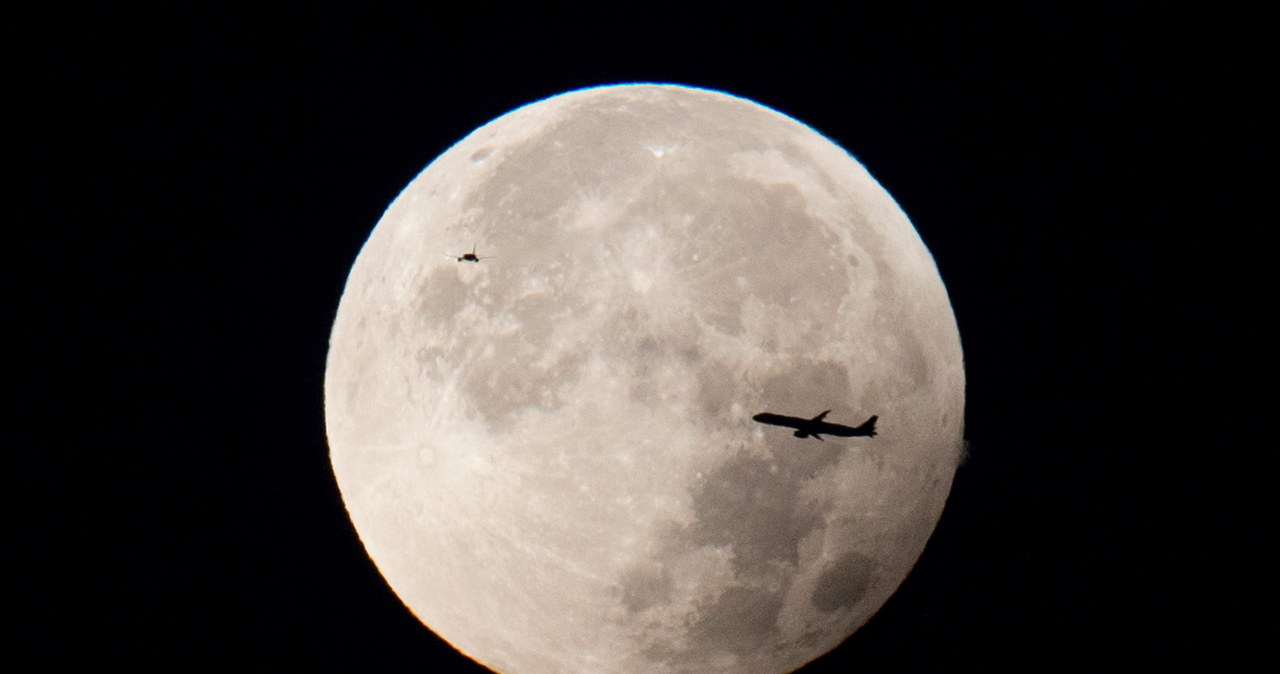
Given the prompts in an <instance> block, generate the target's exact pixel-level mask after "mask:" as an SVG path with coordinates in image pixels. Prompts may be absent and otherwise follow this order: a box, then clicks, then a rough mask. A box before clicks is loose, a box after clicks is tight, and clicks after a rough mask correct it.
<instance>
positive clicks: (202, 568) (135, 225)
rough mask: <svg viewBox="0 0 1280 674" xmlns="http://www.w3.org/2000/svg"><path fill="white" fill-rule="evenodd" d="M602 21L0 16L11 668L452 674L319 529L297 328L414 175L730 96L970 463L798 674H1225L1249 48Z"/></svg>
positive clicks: (1014, 25)
mask: <svg viewBox="0 0 1280 674" xmlns="http://www.w3.org/2000/svg"><path fill="white" fill-rule="evenodd" d="M601 7H602V9H601V10H600V11H599V12H597V13H595V14H594V15H592V14H582V13H577V14H574V15H572V16H569V15H553V14H548V15H542V14H538V13H532V12H531V13H527V14H525V15H521V16H504V15H505V14H506V10H502V9H499V8H497V7H493V8H490V9H487V10H482V11H478V12H474V13H473V14H472V16H471V18H470V19H468V20H465V21H464V20H460V19H456V18H449V17H448V16H447V15H446V14H443V13H440V12H438V11H436V10H432V9H421V10H414V11H407V12H394V11H385V12H381V13H371V12H357V11H355V10H354V9H350V10H347V12H345V13H344V12H335V11H331V10H317V9H298V8H294V9H290V10H282V9H272V10H254V11H252V12H249V11H232V10H222V9H209V10H206V11H202V12H188V11H186V10H183V11H177V10H173V11H166V12H155V11H152V12H141V11H133V12H125V13H121V12H119V11H117V10H108V9H99V10H94V11H92V12H89V13H82V12H78V11H74V10H66V11H65V12H63V13H60V14H58V15H41V16H34V15H26V14H21V13H19V14H13V13H12V11H9V10H7V12H9V14H10V15H9V16H8V19H7V20H6V21H5V22H4V24H5V26H4V28H3V30H4V31H5V33H6V34H7V42H8V46H7V47H6V51H7V52H8V58H6V66H7V67H6V72H7V75H6V80H7V81H8V85H7V87H6V88H7V91H8V93H9V95H8V96H7V107H8V108H9V109H10V110H9V111H10V113H15V112H16V114H17V118H18V119H19V120H20V121H19V122H18V123H12V122H11V124H10V128H9V131H10V132H9V134H8V135H7V139H6V145H7V147H8V149H7V151H6V154H7V156H8V160H9V161H8V162H7V163H8V164H9V165H10V167H11V169H14V170H15V172H16V173H18V174H19V175H17V176H15V177H14V178H12V179H11V180H10V181H9V184H10V188H11V189H13V196H14V198H13V199H11V200H10V203H11V208H10V217H11V218H12V220H11V221H10V222H9V225H10V226H9V227H8V228H7V230H8V237H9V241H10V243H11V246H10V248H9V253H10V254H9V258H10V259H9V262H10V275H11V276H12V279H13V280H11V281H10V283H9V288H10V297H14V298H15V299H16V305H11V306H12V307H13V309H11V312H12V314H11V315H13V314H16V315H17V316H18V318H17V319H15V320H13V321H12V322H9V328H8V331H9V332H10V333H11V337H15V338H16V339H17V342H18V344H19V347H17V349H16V350H14V351H13V352H12V353H11V356H12V358H13V360H14V361H15V362H14V365H15V366H16V368H14V369H16V373H17V375H16V377H15V378H13V379H11V380H10V381H11V382H12V384H11V385H12V386H13V387H14V390H18V391H20V392H22V395H18V396H16V398H17V402H11V403H10V416H11V417H12V418H14V419H16V420H17V422H18V425H19V429H20V433H19V435H18V436H17V443H16V444H15V445H13V446H11V447H10V448H9V454H10V455H11V456H12V457H13V458H14V459H17V461H16V462H15V463H14V464H11V466H12V468H11V470H10V471H7V472H6V476H7V477H8V482H9V483H10V485H11V494H12V496H11V499H10V500H11V502H13V503H14V504H15V505H13V506H11V508H12V509H11V511H10V516H9V517H8V518H7V519H8V520H9V521H10V522H11V525H10V526H9V527H8V531H9V536H8V539H9V540H8V545H7V546H6V547H7V548H8V550H9V555H10V556H11V557H16V558H17V560H18V561H19V563H20V568H22V569H23V571H22V574H21V575H18V576H14V577H13V582H14V585H16V588H15V589H14V592H13V593H12V597H11V602H10V604H9V605H10V606H11V613H10V616H11V618H14V617H16V618H17V620H18V621H19V622H22V623H23V627H21V628H20V632H19V634H18V639H16V641H18V642H19V644H20V648H22V647H24V646H25V647H26V649H30V653H31V655H32V657H34V658H36V659H35V660H34V662H35V663H37V664H38V663H42V662H43V663H46V664H47V666H48V667H49V668H51V669H52V668H55V666H66V665H78V664H85V663H97V664H120V665H132V666H135V667H140V668H144V669H158V670H164V671H190V670H191V669H192V668H217V669H228V670H230V669H232V668H234V669H235V670H245V669H248V670H250V671H255V670H264V669H269V670H276V669H280V670H286V671H287V670H294V669H302V668H315V667H336V668H339V669H342V670H348V671H357V670H358V671H362V672H392V671H397V672H399V671H450V670H451V668H455V667H456V668H458V669H459V670H460V671H467V668H468V667H470V668H471V671H482V670H481V669H480V668H479V667H478V666H476V665H474V664H471V663H469V661H467V660H466V659H465V658H463V657H462V656H461V655H459V654H457V653H456V652H454V651H452V649H450V648H449V647H448V646H447V645H445V644H443V642H441V641H440V640H439V639H437V638H436V637H435V636H433V635H432V634H431V633H430V632H429V631H427V630H426V629H425V628H423V627H422V626H421V625H420V624H419V623H418V622H417V620H416V619H415V618H414V617H413V616H412V615H411V614H410V613H409V612H408V611H407V610H406V609H405V608H404V607H403V606H402V605H401V604H400V602H399V600H398V599H397V598H396V597H395V595H394V594H393V593H392V592H391V591H390V589H389V588H388V587H387V586H386V585H385V584H384V583H383V581H382V580H381V577H380V576H379V575H378V574H377V572H376V570H375V569H374V567H373V565H372V563H371V562H370V561H369V559H368V558H367V557H366V556H365V554H364V550H363V548H362V547H361V546H360V544H359V541H358V540H357V538H356V536H355V533H354V530H353V529H352V527H351V525H350V522H349V521H348V520H347V519H346V514H345V511H344V509H343V506H342V503H341V500H340V497H339V495H338V491H337V487H336V484H335V483H334V479H333V476H332V473H331V471H330V468H329V464H328V457H327V451H328V450H327V446H326V444H325V435H324V420H323V391H322V382H323V377H324V362H325V355H326V349H327V340H328V332H329V328H330V325H331V324H332V320H333V316H334V312H335V311H336V308H337V303H338V299H339V297H340V295H341V292H342V288H343V284H344V282H345V279H346V274H347V272H348V270H349V268H350V265H351V263H352V262H353V261H354V259H355V256H356V254H357V253H358V251H359V249H360V246H361V245H362V243H363V242H364V240H365V238H366V237H367V235H368V233H369V231H370V230H371V228H372V227H373V225H374V224H375V223H376V222H377V220H378V218H379V217H380V215H381V214H382V212H383V210H384V209H385V208H386V206H387V205H388V204H389V203H390V201H391V200H392V199H393V198H394V197H395V196H396V195H397V194H398V192H399V191H400V189H401V188H402V187H404V186H405V185H406V184H407V183H408V182H409V180H410V179H412V178H413V177H414V176H415V175H416V174H417V173H418V172H419V171H420V170H421V169H422V168H424V167H425V166H426V164H427V163H428V162H430V161H431V160H432V159H433V158H434V157H435V156H436V155H438V154H439V153H441V152H443V151H444V150H445V149H447V148H448V147H449V146H451V145H452V144H453V143H454V142H456V141H458V140H460V139H461V138H462V137H463V136H465V135H466V134H467V133H469V132H470V131H471V130H473V129H474V128H476V127H478V126H480V125H482V124H484V123H485V122H488V121H490V120H491V119H493V118H495V117H497V116H499V115H501V114H503V113H505V112H507V111H509V110H511V109H512V108H515V107H517V106H520V105H523V104H525V103H529V102H532V101H535V100H538V99H541V98H545V97H547V96H550V95H554V94H557V93H562V92H564V91H568V90H571V89H575V88H580V87H584V86H591V85H598V84H610V83H620V82H631V81H657V82H674V83H680V84H690V85H696V86H700V87H705V88H711V89H719V90H723V91H726V92H728V93H732V94H735V95H738V96H742V97H746V98H749V99H752V100H755V101H757V102H760V103H762V104H765V105H767V106H769V107H772V108H775V109H777V110H779V111H781V112H783V113H786V114H788V115H790V116H792V117H795V118H796V119H798V120H801V121H803V122H805V123H807V124H809V125H810V126H812V127H814V128H815V129H817V130H818V131H819V132H821V133H823V134H824V135H826V136H827V137H829V138H831V139H832V140H834V141H835V142H837V143H838V144H840V145H841V146H843V147H845V148H846V149H848V150H849V151H850V152H851V153H853V154H854V155H855V156H856V157H857V158H858V159H859V160H860V161H861V162H862V163H863V164H864V165H865V166H866V167H867V168H868V170H869V171H870V172H871V174H872V175H873V176H874V177H875V178H876V179H877V180H879V181H880V183H881V184H882V185H884V187H885V188H886V189H887V190H888V191H889V193H890V194H892V195H893V197H894V198H895V199H897V201H898V202H899V204H900V205H901V206H902V208H903V210H904V211H905V212H906V213H907V215H908V216H909V217H910V218H911V220H912V221H913V223H914V224H915V226H916V228H917V230H918V231H919V233H920V235H921V237H922V238H923V240H924V242H925V244H926V245H927V246H928V247H929V249H930V250H931V252H932V253H933V255H934V258H935V260H936V262H937V265H938V268H939V270H940V272H941V274H942V278H943V280H944V282H945V284H946V286H947V289H948V292H949V293H950V295H951V300H952V304H953V308H954V310H955V313H956V317H957V320H958V322H959V328H960V335H961V339H962V343H963V347H964V354H965V364H966V373H967V379H968V391H967V396H968V397H967V410H966V436H967V438H968V439H969V441H970V442H971V447H970V455H969V458H968V460H967V462H966V463H965V464H964V465H963V466H962V467H961V468H960V470H959V472H958V473H957V476H956V481H955V485H954V487H953V490H952V493H951V497H950V501H949V502H948V505H947V508H946V510H945V511H944V513H943V515H942V519H941V521H940V523H939V525H938V528H937V530H936V532H935V534H934V536H933V538H932V539H931V541H930V543H929V545H928V547H927V548H926V550H925V552H924V554H923V556H922V557H921V559H920V561H919V563H918V564H917V566H916V568H915V570H914V571H913V572H912V574H911V575H910V576H909V577H908V579H907V580H906V582H905V583H904V584H903V585H902V587H901V588H900V590H899V591H898V593H897V594H896V595H895V596H894V597H893V598H891V599H890V600H889V602H888V603H887V604H886V605H885V606H884V608H883V609H881V611H880V612H879V613H878V614H877V615H876V617H874V618H873V619H872V620H871V622H870V623H869V624H868V625H867V626H865V627H864V628H862V629H861V630H860V631H858V632H857V633H856V634H855V635H854V636H853V637H851V638H850V639H849V640H848V641H846V642H845V644H844V645H843V646H841V647H840V648H839V649H838V650H837V651H835V652H833V653H832V654H831V655H829V656H827V657H825V658H823V659H821V660H819V661H817V662H815V663H814V664H813V665H811V666H810V667H809V668H806V669H805V670H804V671H806V672H808V671H817V672H828V671H830V672H836V671H850V669H851V668H852V667H855V666H856V667H858V668H860V669H858V671H863V672H917V671H919V672H933V671H943V670H945V671H949V672H956V671H960V672H969V671H973V672H978V671H984V672H986V671H1003V670H1010V671H1052V670H1055V669H1059V668H1061V669H1066V670H1072V671H1085V670H1086V669H1087V670H1098V669H1101V670H1104V671H1105V670H1108V669H1113V668H1114V669H1123V668H1127V667H1130V666H1137V665H1145V666H1161V667H1163V666H1178V665H1183V664H1186V663H1189V662H1192V661H1196V660H1201V659H1210V661H1212V662H1214V663H1216V665H1217V666H1219V667H1226V669H1227V670H1228V671H1230V670H1232V669H1234V667H1233V666H1232V665H1233V664H1235V663H1238V662H1243V661H1244V658H1246V657H1247V656H1248V653H1249V652H1250V651H1252V650H1255V649H1258V648H1259V647H1260V644H1261V639H1262V635H1263V634H1264V630H1266V629H1267V628H1274V623H1275V620H1274V616H1273V615H1272V617H1270V618H1261V617H1258V616H1257V615H1255V613H1254V611H1255V609H1256V608H1257V605H1258V604H1260V603H1262V601H1263V596H1264V595H1265V594H1267V593H1268V592H1271V591H1273V589H1274V588H1273V584H1271V583H1269V582H1266V581H1264V580H1263V579H1262V577H1261V576H1260V575H1257V574H1256V573H1255V571H1256V569H1257V567H1259V566H1260V565H1261V562H1262V560H1263V559H1266V558H1265V557H1263V556H1262V554H1261V552H1260V550H1261V546H1262V544H1263V543H1264V542H1267V541H1269V540H1272V539H1274V538H1275V536H1274V525H1269V526H1262V525H1251V523H1250V519H1251V518H1258V516H1259V515H1260V514H1261V513H1262V512H1263V510H1264V505H1263V504H1264V502H1270V501H1271V499H1269V498H1266V496H1265V495H1266V494H1267V492H1266V491H1265V490H1262V489H1259V488H1256V487H1253V486H1252V485H1251V483H1252V482H1253V481H1255V480H1257V479H1260V478H1261V477H1262V476H1263V475H1264V474H1266V471H1265V470H1264V468H1263V465H1264V461H1265V459H1266V458H1268V455H1269V454H1271V453H1272V448H1273V447H1274V442H1273V441H1272V442H1266V443H1254V442H1250V441H1249V440H1248V438H1247V432H1246V431H1244V430H1243V429H1244V428H1246V427H1247V426H1248V425H1250V424H1252V423H1254V422H1255V421H1256V420H1257V419H1265V418H1266V414H1265V413H1266V408H1265V407H1264V404H1263V399H1262V398H1261V397H1260V396H1256V395H1254V394H1253V391H1254V390H1256V388H1257V387H1258V386H1259V385H1260V384H1261V382H1262V380H1263V379H1264V378H1265V377H1266V376H1267V375H1266V374H1265V373H1264V370H1265V369H1266V367H1265V365H1264V363H1265V362H1266V361H1267V360H1268V359H1264V358H1262V357H1260V356H1259V355H1256V354H1255V353H1254V349H1255V346H1256V345H1255V344H1254V342H1255V341H1257V340H1258V338H1257V335H1259V334H1261V331H1262V328H1261V325H1262V316H1264V315H1265V313H1267V312H1268V311H1269V310H1273V309H1274V305H1275V300H1274V294H1272V295H1271V299H1270V301H1263V300H1262V298H1261V297H1260V295H1261V292H1262V290H1261V289H1262V288H1263V287H1264V285H1263V283H1264V282H1263V274H1264V271H1265V270H1266V269H1267V268H1268V266H1267V265H1266V264H1265V263H1263V262H1260V261H1257V260H1258V258H1260V257H1261V256H1262V255H1265V254H1266V250H1265V248H1264V247H1263V246H1262V244H1261V243H1260V234H1261V233H1262V232H1264V231H1266V228H1265V225H1266V224H1272V221H1264V220H1262V219H1261V216H1260V215H1259V214H1258V211H1257V210H1255V209H1254V208H1252V207H1251V206H1250V203H1249V202H1250V199H1253V198H1256V197H1255V196H1254V195H1257V194H1262V193H1264V191H1265V190H1266V188H1268V187H1270V183H1271V181H1270V178H1268V177H1267V173H1265V172H1263V171H1260V170H1258V168H1259V167H1260V166H1262V165H1263V164H1262V162H1263V153H1264V147H1265V146H1266V144H1267V139H1266V135H1265V133H1264V130H1263V126H1264V123H1266V124H1267V125H1268V126H1269V125H1272V124H1274V119H1275V117H1274V116H1272V115H1269V114H1267V113H1266V112H1264V110H1263V109H1262V107H1261V96H1262V94H1263V93H1265V92H1267V91H1268V89H1274V88H1275V86H1274V85H1275V83H1274V75H1273V74H1271V73H1270V72H1269V66H1268V65H1267V64H1266V61H1264V57H1263V55H1264V47H1263V42H1262V41H1261V38H1262V36H1261V35H1259V34H1258V33H1259V31H1258V26H1259V25H1260V24H1261V19H1260V17H1258V16H1250V15H1249V14H1248V13H1244V12H1241V13H1231V12H1228V11H1225V10H1219V9H1215V10H1213V12H1211V13H1207V14H1203V15H1192V14H1172V13H1171V10H1168V9H1166V8H1164V7H1162V6H1160V5H1156V4H1149V3H1128V4H1127V5H1126V8H1123V9H1116V8H1114V7H1111V6H1110V5H1107V6H1097V7H1091V8H1079V9H1065V8H1064V9H1061V10H1053V11H1050V10H1045V9H1036V10H1034V11H1031V10H1024V11H1013V12H1010V11H994V10H990V11H979V12H975V11H974V10H972V9H968V8H966V9H965V10H964V11H963V12H961V10H958V9H952V10H948V11H946V12H942V13H937V12H935V11H932V10H930V9H927V8H919V9H916V10H913V11H909V12H898V13H895V14H889V13H885V12H880V11H872V10H870V9H868V8H862V7H853V8H850V9H849V10H848V11H847V13H846V14H844V15H835V14H830V15H820V14H814V13H812V12H807V11H802V10H801V8H800V7H796V6H792V5H788V4H783V5H779V6H778V7H777V8H774V9H771V10H769V11H768V12H765V11H758V10H747V9H745V8H739V9H738V10H736V11H738V12H743V13H742V14H739V15H737V16H733V17H720V18H718V19H715V20H713V19H711V18H699V19H691V18H689V17H687V16H686V17H682V18H675V16H674V15H668V14H667V12H666V10H661V9H659V8H656V7H649V6H643V5H633V6H626V7H622V6H619V7H617V8H614V9H608V10H606V9H603V7H604V5H601ZM686 13H687V10H685V11H682V12H681V14H686ZM499 17H503V18H501V19H500V18H499ZM495 22H496V23H495ZM491 24H492V25H491ZM1268 83H1269V84H1268ZM1270 170H1271V173H1272V174H1274V169H1270ZM15 310H16V311H15ZM28 456H30V457H31V458H34V464H33V465H32V467H31V468H27V467H26V460H27V457H28ZM1268 631H1269V630H1268Z"/></svg>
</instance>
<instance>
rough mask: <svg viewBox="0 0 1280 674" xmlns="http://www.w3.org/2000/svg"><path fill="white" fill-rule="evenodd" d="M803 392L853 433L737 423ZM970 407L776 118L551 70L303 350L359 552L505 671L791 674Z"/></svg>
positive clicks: (897, 554)
mask: <svg viewBox="0 0 1280 674" xmlns="http://www.w3.org/2000/svg"><path fill="white" fill-rule="evenodd" d="M467 253H474V255H473V256H472V257H475V258H477V259H475V260H473V259H470V258H468V257H465V255H466V254H467ZM824 410H830V412H829V413H828V415H827V416H826V417H825V421H826V422H829V423H834V424H841V425H848V426H858V425H860V424H862V423H863V422H864V421H866V420H867V419H868V418H869V417H871V416H873V415H875V416H877V417H878V420H877V421H876V422H875V424H876V425H875V430H876V431H877V435H875V436H874V437H871V436H861V437H857V436H855V437H835V436H823V437H821V438H814V437H812V436H809V437H798V435H800V434H799V433H798V432H796V433H793V429H791V428H785V427H779V426H775V425H764V424H761V423H757V422H756V421H753V419H752V417H753V415H755V414H758V413H761V412H770V413H774V414H781V415H789V416H794V417H801V418H803V419H811V418H813V417H815V416H817V415H818V414H820V413H821V412H823V411H824ZM963 416H964V368H963V363H962V356H961V350H960V338H959V333H958V332H957V329H956V323H955V318H954V315H953V313H952V310H951V305H950V302H949V300H948V298H947V293H946V290H945V288H944V287H943V284H942V280H941V278H940V277H939V275H938V271H937V268H936V266H935V264H934V261H933V258H932V256H931V255H930V254H929V252H928V250H927V249H926V248H925V246H924V244H923V243H922V241H921V239H920V237H919V235H918V234H917V233H916V231H915V228H914V227H913V226H912V225H911V223H910V221H909V220H908V219H907V217H906V216H905V215H904V214H903V212H902V210H901V209H900V208H899V207H898V206H897V204H896V203H895V202H894V200H893V199H892V198H891V197H890V196H889V195H888V193H887V192H885V190H884V189H883V188H882V187H880V185H879V184H878V183H877V182H876V181H875V180H874V179H873V178H872V177H871V176H870V175H869V174H868V172H867V171H866V169H864V168H863V167H862V166H861V165H860V164H859V163H858V162H857V161H856V160H854V159H853V157H851V156H850V155H849V154H848V153H847V152H845V151H844V150H842V149H841V148H840V147H838V146H837V145H835V144H834V143H832V142H831V141H830V140H827V139H826V138H824V137H823V136H821V135H820V134H819V133H817V132H816V131H814V130H813V129H811V128H809V127H807V126H805V125H804V124H802V123H800V122H798V121H796V120H794V119H792V118H790V117H787V116H786V115H783V114H781V113H779V112H777V111H774V110H772V109H770V108H767V107H764V106H762V105H759V104H757V103H754V102H752V101H749V100H745V99H742V98H738V97H735V96H731V95H728V94H724V93H720V92H715V91H709V90H704V89H695V88H691V87H684V86H672V85H650V84H636V85H623V86H608V87H599V88H593V89H584V90H579V91H573V92H569V93H566V94H562V95H559V96H554V97H551V98H548V99H546V100H542V101H539V102H536V103H533V104H530V105H527V106H524V107H522V108H519V109H517V110H514V111H512V112H510V113H508V114H506V115H504V116H502V117H500V118H498V119H496V120H494V121H492V122H490V123H488V124H486V125H484V126H482V127H480V128H479V129H477V130H476V131H474V132H473V133H471V134H470V135H468V136H467V137H466V138H464V139H463V140H461V141H460V142H458V143H457V144H456V145H454V146H453V147H452V148H450V149H449V150H448V151H446V152H445V153H444V154H442V155H441V156H440V157H438V158H437V159H436V160H435V161H434V162H432V163H431V164H430V165H429V166H428V167H427V168H426V169H425V170H424V171H423V172H422V173H421V174H420V175H418V176H417V177H416V178H415V179H414V180H413V181H412V182H411V183H409V185H408V186H407V187H406V188H405V189H404V191H403V192H402V193H401V194H400V196H399V197H397V198H396V200H395V201H394V202H393V203H392V204H391V206H390V207H389V208H388V210H387V212H386V213H385V215H384V216H383V217H382V219H381V220H380V221H379V222H378V224H377V226H376V227H375V228H374V230H373V232H372V234H371V235H370V236H369V239H368V241H367V242H366V243H365V245H364V247H363V249H362V250H361V252H360V254H359V257H358V258H357V259H356V261H355V264H354V266H353V267H352V269H351V273H350V276H349V278H348V280H347V285H346V288H345V290H344V292H343V294H342V300H341V302H340V305H339V308H338V311H337V317H336V319H335V322H334V326H333V332H332V335H331V339H330V345H329V354H328V362H327V369H326V373H325V418H326V425H327V431H328V437H329V444H330V450H331V451H330V454H331V461H332V464H333V471H334V474H335V475H336V477H337V482H338V486H339V488H340V490H341V493H342V498H343V500H344V502H345V504H346V507H347V510H348V512H349V514H350V516H351V520H352V523H353V524H354V526H355V530H356V531H357V532H358V533H359V536H360V540H361V541H362V543H363V544H364V547H365V549H366V551H367V552H368V554H369V556H370V558H371V559H372V560H373V561H374V563H375V564H376V565H377V567H378V569H379V571H380V572H381V573H382V575H383V577H384V578H385V579H386V581H387V583H388V584H389V585H390V587H391V588H392V589H393V590H394V591H395V593H396V594H397V595H398V596H399V597H400V599H401V600H402V601H403V602H404V604H405V606H407V607H408V608H409V609H410V610H411V611H412V612H413V613H414V615H416V616H417V618H418V619H419V620H421V621H422V623H423V624H425V625H426V626H427V627H428V628H430V629H431V630H432V631H433V632H435V633H436V634H437V635H439V636H440V637H442V638H443V639H445V640H446V641H448V642H449V643H450V644H452V645H453V646H454V647H455V648H457V649H458V650H459V651H461V652H463V653H465V654H466V655H467V656H469V657H471V658H473V659H474V660H476V661H477V662H479V663H481V664H483V665H484V666H486V667H489V668H491V669H494V670H497V671H502V672H628V673H630V672H695V671H696V672H703V671H705V672H735V673H736V672H787V671H791V670H794V669H797V668H799V667H802V666H803V665H804V664H805V663H807V662H809V661H811V660H813V659H814V658H816V657H818V656H820V655H822V654H823V653H826V652H827V651H829V650H830V649H832V648H834V647H835V646H836V645H838V644H839V643H840V642H841V641H842V640H844V639H845V638H846V637H848V636H849V635H850V634H852V633H853V632H854V631H855V630H856V629H858V628H859V627H860V626H862V625H863V624H864V623H866V621H867V620H868V619H870V618H871V616H872V615H873V614H874V613H875V612H876V611H877V610H878V609H879V608H880V607H881V606H882V605H883V604H884V602H885V601H886V600H887V599H888V598H889V597H890V595H892V594H893V592H894V590H895V589H896V588H897V587H898V585H899V584H900V583H901V581H902V580H903V578H904V577H905V576H906V575H907V573H908V572H909V571H910V569H911V567H912V565H913V564H914V563H915V561H916V559H917V558H918V557H919V555H920V552H921V551H922V549H923V548H924V545H925V543H926V541H927V540H928V538H929V535H930V534H931V533H932V531H933V528H934V526H935V524H936V523H937V521H938V518H939V516H940V514H941V512H942V508H943V505H944V503H945V501H946V498H947V494H948V492H949V491H950V489H951V481H952V477H953V475H954V473H955V468H956V466H957V464H958V461H959V458H960V454H961V445H962V440H961V437H962V433H963Z"/></svg>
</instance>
